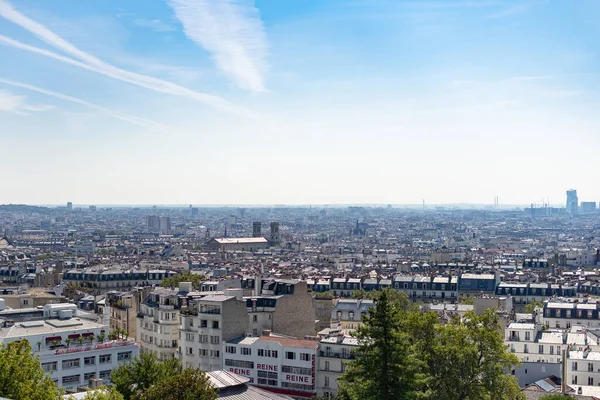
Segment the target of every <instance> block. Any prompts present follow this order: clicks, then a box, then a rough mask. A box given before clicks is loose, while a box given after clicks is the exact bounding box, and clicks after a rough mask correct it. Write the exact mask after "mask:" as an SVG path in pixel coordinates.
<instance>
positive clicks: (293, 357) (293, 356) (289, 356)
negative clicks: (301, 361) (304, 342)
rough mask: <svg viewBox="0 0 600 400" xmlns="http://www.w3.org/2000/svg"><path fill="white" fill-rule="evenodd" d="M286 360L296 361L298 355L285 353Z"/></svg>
mask: <svg viewBox="0 0 600 400" xmlns="http://www.w3.org/2000/svg"><path fill="white" fill-rule="evenodd" d="M285 358H286V360H295V359H296V353H294V352H293V351H286V352H285Z"/></svg>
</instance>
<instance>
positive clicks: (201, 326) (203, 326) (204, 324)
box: [200, 319, 208, 328]
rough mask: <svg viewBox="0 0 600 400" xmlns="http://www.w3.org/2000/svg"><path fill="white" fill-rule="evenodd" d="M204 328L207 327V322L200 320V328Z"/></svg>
mask: <svg viewBox="0 0 600 400" xmlns="http://www.w3.org/2000/svg"><path fill="white" fill-rule="evenodd" d="M206 327H208V321H207V320H205V319H203V320H200V328H206Z"/></svg>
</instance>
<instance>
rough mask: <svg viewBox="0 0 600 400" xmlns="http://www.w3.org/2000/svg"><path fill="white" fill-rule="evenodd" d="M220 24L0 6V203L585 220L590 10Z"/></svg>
mask: <svg viewBox="0 0 600 400" xmlns="http://www.w3.org/2000/svg"><path fill="white" fill-rule="evenodd" d="M142 4H143V5H142ZM227 4H229V6H225V2H222V1H214V2H194V1H190V0H164V1H163V0H151V1H144V2H143V3H142V2H141V1H136V2H128V3H126V4H122V2H118V1H116V0H109V1H104V2H93V3H89V2H88V3H85V5H83V4H82V3H80V2H78V1H74V0H65V1H63V2H51V3H50V2H42V1H39V0H26V1H20V2H15V1H6V0H0V51H1V52H2V53H1V54H2V57H0V58H1V59H2V62H0V125H1V126H2V127H3V129H1V130H0V140H1V141H2V143H3V149H4V150H5V152H4V154H3V162H4V164H3V165H4V166H5V171H4V172H5V175H4V179H3V184H4V185H3V193H2V195H1V196H0V203H26V204H64V203H65V202H66V201H72V202H73V203H74V204H147V203H148V199H151V200H152V202H156V203H158V204H189V203H193V204H234V203H240V204H290V205H296V204H331V205H333V204H383V205H385V204H415V205H418V204H421V202H422V200H423V199H426V202H427V204H432V205H433V204H455V203H469V204H484V205H485V204H490V205H491V204H493V202H494V200H493V199H494V197H496V196H498V197H499V204H500V205H502V204H522V205H529V204H531V203H538V204H540V203H541V202H542V201H541V200H542V199H547V198H550V203H552V204H564V201H565V200H564V199H565V190H566V188H569V187H575V188H577V189H578V193H579V194H580V201H595V199H598V200H600V189H598V188H597V187H596V186H597V185H595V184H594V179H593V178H594V175H593V172H592V170H593V169H592V168H590V167H589V165H590V161H589V160H593V157H595V153H594V150H595V148H597V146H598V145H599V144H600V138H599V137H598V135H597V133H596V132H597V131H598V128H599V127H600V116H598V115H597V112H596V109H597V106H598V103H599V97H598V95H597V92H598V91H597V90H595V89H596V88H597V87H598V79H597V77H598V73H597V71H598V61H599V60H598V56H599V51H598V50H597V46H595V42H594V38H595V37H596V34H597V33H598V31H599V29H600V28H599V27H598V26H597V23H596V16H597V15H598V12H600V4H598V3H597V2H595V1H591V0H588V1H585V0H583V1H578V2H574V3H569V4H567V3H565V2H560V1H480V2H479V1H478V2H473V1H443V0H437V1H419V2H416V1H406V2H395V1H385V0H384V1H377V2H367V1H348V0H336V1H331V2H317V1H302V2H281V1H274V0H260V1H256V2H253V1H244V0H239V1H235V2H227ZM211 21H213V22H214V23H211ZM540 194H542V195H541V196H540ZM557 200H558V201H557Z"/></svg>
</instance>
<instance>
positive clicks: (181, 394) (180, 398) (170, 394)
mask: <svg viewBox="0 0 600 400" xmlns="http://www.w3.org/2000/svg"><path fill="white" fill-rule="evenodd" d="M216 398H217V390H216V389H215V388H213V387H212V386H211V384H210V380H209V378H208V376H207V375H206V374H205V373H203V372H202V371H200V370H198V369H191V368H187V369H185V370H183V372H181V373H179V374H176V375H172V376H169V377H167V378H165V379H163V380H161V381H159V382H157V383H155V384H154V385H152V386H151V387H150V388H149V389H148V390H146V391H145V392H143V393H142V394H141V395H140V396H139V399H140V400H214V399H216Z"/></svg>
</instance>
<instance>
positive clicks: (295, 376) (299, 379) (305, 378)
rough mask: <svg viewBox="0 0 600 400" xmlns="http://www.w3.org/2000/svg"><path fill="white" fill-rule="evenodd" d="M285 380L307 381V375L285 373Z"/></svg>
mask: <svg viewBox="0 0 600 400" xmlns="http://www.w3.org/2000/svg"><path fill="white" fill-rule="evenodd" d="M285 380H286V381H290V382H302V383H308V376H298V375H290V374H287V375H286V376H285Z"/></svg>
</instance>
